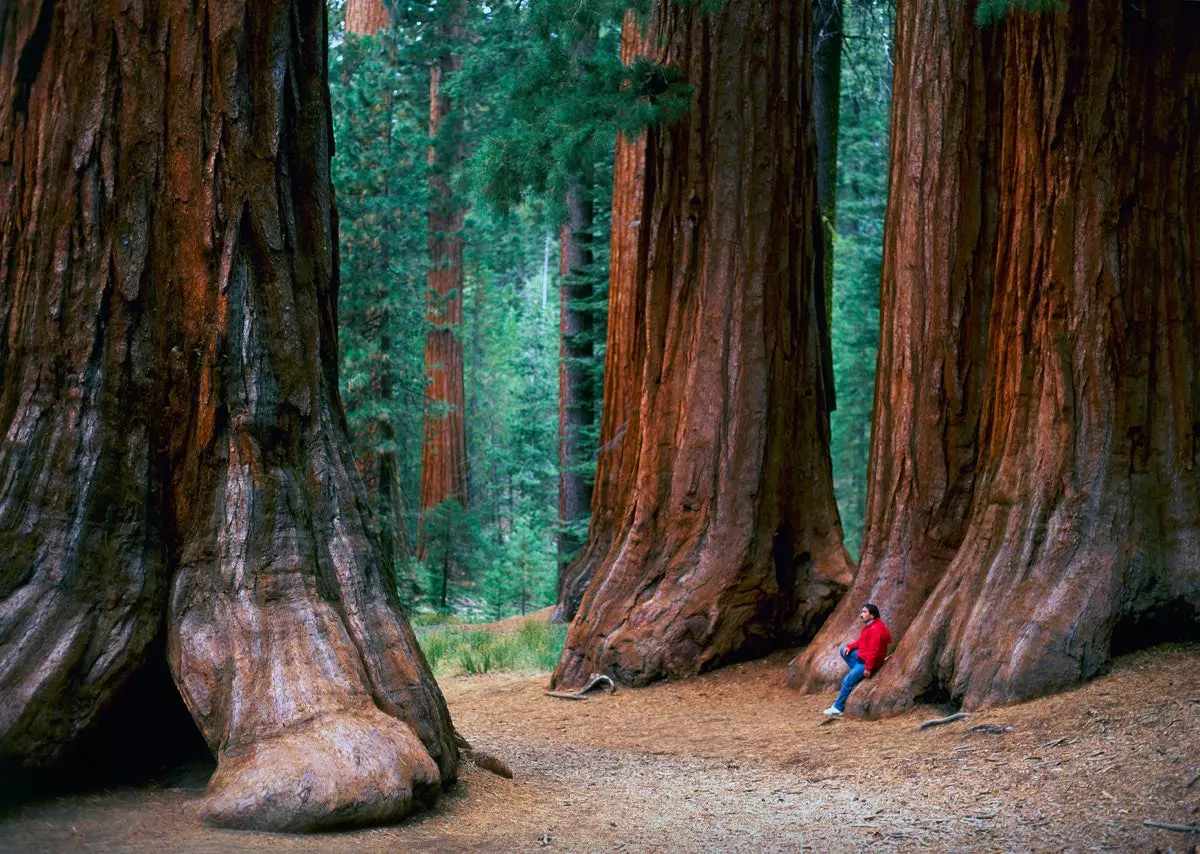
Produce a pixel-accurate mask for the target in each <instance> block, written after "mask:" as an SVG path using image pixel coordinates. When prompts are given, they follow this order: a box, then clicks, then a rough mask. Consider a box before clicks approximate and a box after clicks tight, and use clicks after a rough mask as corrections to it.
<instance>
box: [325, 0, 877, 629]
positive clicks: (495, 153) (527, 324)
mask: <svg viewBox="0 0 1200 854" xmlns="http://www.w3.org/2000/svg"><path fill="white" fill-rule="evenodd" d="M363 5H364V4H361V3H357V4H356V3H352V4H351V13H352V17H353V15H356V14H361V12H360V10H361V9H362V8H363ZM366 5H367V6H368V7H369V6H370V5H371V4H366ZM830 8H831V9H832V10H833V14H830V13H828V12H827V13H826V14H825V17H824V18H823V19H819V26H820V30H819V32H818V33H817V34H816V35H815V36H814V38H815V39H816V44H817V47H818V49H820V48H821V47H822V46H827V45H830V44H833V43H837V44H838V46H840V60H839V65H840V95H839V109H838V111H837V112H836V113H835V114H834V115H833V116H832V121H833V122H835V123H836V135H835V137H834V139H836V147H837V158H836V185H835V186H836V216H834V215H833V211H829V212H828V213H827V215H826V226H827V228H828V229H829V231H830V234H831V238H832V246H833V264H832V303H831V306H832V308H831V311H832V318H831V321H832V326H831V332H832V339H833V365H834V379H835V388H836V395H837V407H836V409H835V411H834V412H833V413H832V416H831V430H832V441H831V455H832V458H833V472H834V484H835V490H836V494H837V500H838V508H839V511H840V514H841V519H842V525H843V527H844V530H845V542H846V545H847V548H848V549H849V550H850V552H851V555H852V556H854V557H856V558H857V552H858V547H859V542H860V540H861V536H862V528H863V515H864V508H865V496H866V480H867V477H866V475H867V453H868V448H869V443H870V429H871V428H870V424H871V407H872V401H873V394H874V379H875V363H876V353H877V348H878V340H879V276H880V269H881V258H882V249H883V223H884V208H885V205H886V200H887V199H886V196H887V174H888V162H887V158H888V128H889V117H890V111H891V81H892V26H893V18H894V8H893V6H892V4H890V3H888V2H881V1H880V0H855V1H854V2H846V3H844V4H842V5H841V6H840V7H839V6H837V5H830ZM378 9H379V10H380V11H387V12H388V13H389V14H388V15H386V23H387V26H386V27H385V28H383V29H380V30H378V31H377V32H375V33H374V34H367V33H364V32H362V30H363V26H362V23H361V21H359V22H356V21H354V20H351V22H350V24H351V26H347V5H346V4H345V3H343V2H333V3H331V4H330V87H331V92H332V105H333V122H334V136H335V140H336V149H335V156H334V161H333V177H334V185H335V190H336V193H337V205H338V212H339V217H340V237H341V245H340V253H341V265H342V287H341V293H340V301H339V311H340V316H339V335H340V341H339V345H340V354H341V391H342V395H343V401H344V404H345V407H346V413H347V417H348V421H349V428H350V435H351V439H352V442H353V443H354V448H355V452H356V455H357V460H358V464H359V468H360V471H361V472H362V474H363V476H364V479H365V481H366V484H367V488H368V493H369V496H370V500H371V503H372V509H373V511H374V516H373V518H374V522H375V524H376V525H377V526H378V527H379V529H380V533H381V534H382V535H383V537H382V539H383V542H384V543H385V544H386V543H389V542H390V543H394V544H395V547H394V548H392V549H385V552H387V551H390V553H391V563H392V568H393V573H394V578H395V581H396V585H397V589H398V590H399V592H400V596H401V599H402V601H403V602H404V603H405V605H406V606H407V607H408V609H409V612H410V614H412V615H413V616H414V618H415V619H416V620H417V622H418V623H420V622H439V621H441V620H442V619H444V618H445V617H448V616H453V617H455V618H459V619H464V620H482V619H487V620H494V619H501V618H504V617H506V616H509V615H512V614H517V613H527V612H528V611H530V610H534V609H537V608H540V607H544V606H546V605H549V604H552V603H553V602H554V601H555V598H556V584H557V579H558V576H559V572H560V567H562V566H565V565H566V564H568V563H569V561H570V560H571V559H572V558H573V557H574V556H575V554H576V552H577V551H578V549H579V547H580V545H581V543H582V542H583V539H584V537H585V536H586V533H587V529H588V521H589V520H588V515H587V500H586V495H587V494H589V493H590V489H591V479H592V477H593V476H594V474H595V468H596V458H597V453H598V450H599V448H598V442H599V428H600V423H601V415H602V413H601V412H600V406H601V401H602V399H603V387H604V360H605V338H606V320H607V316H608V299H607V297H608V292H607V285H608V279H609V266H608V265H609V257H608V255H609V243H610V237H611V229H612V227H613V225H612V210H613V158H614V146H615V141H616V137H617V134H618V133H619V132H621V131H626V132H628V133H630V134H636V133H637V132H638V130H639V129H640V127H641V126H643V125H644V124H645V123H646V122H647V121H650V120H653V119H655V118H657V117H659V116H660V115H663V114H668V113H670V112H671V111H673V110H674V111H676V112H677V111H678V110H679V108H680V106H681V105H682V104H686V103H687V99H688V98H689V96H690V93H689V92H688V91H687V89H686V88H685V87H679V86H676V85H675V84H674V82H673V81H669V80H664V81H660V85H661V93H660V97H658V98H656V99H651V100H650V102H649V103H646V101H645V99H643V100H641V101H635V100H634V99H633V98H630V97H627V96H626V95H625V94H624V93H625V92H627V91H628V90H629V89H630V88H631V87H632V86H643V85H644V84H645V80H642V79H639V78H638V75H639V74H643V75H644V74H648V73H650V74H652V73H654V72H653V70H652V69H650V67H649V66H648V65H647V66H645V67H641V66H638V65H637V64H636V63H634V65H633V67H627V66H625V65H623V64H622V62H621V57H620V33H621V17H622V15H623V12H624V7H623V5H621V4H613V5H607V4H603V3H599V4H590V5H589V8H588V10H587V15H588V16H589V17H588V18H587V20H579V19H578V18H579V16H578V15H577V14H575V10H576V7H575V6H574V5H572V6H571V8H567V7H566V6H565V5H562V4H558V3H556V2H555V0H537V2H533V3H511V2H503V3H499V4H490V5H488V6H486V8H485V7H483V6H482V4H463V5H462V6H458V7H454V8H450V7H445V8H438V7H437V6H436V5H435V6H424V5H421V4H417V3H400V4H397V5H394V6H379V7H378ZM839 18H840V20H839ZM368 23H369V24H370V25H371V26H369V27H367V29H368V30H373V29H374V26H375V25H377V24H378V23H379V21H378V20H376V21H373V22H372V21H369V22H368ZM356 31H357V32H356ZM448 49H449V50H451V51H453V55H452V59H451V62H450V64H449V65H448V66H447V67H449V68H450V69H451V73H448V74H446V75H444V77H443V79H441V80H440V81H439V83H440V87H441V89H440V92H438V93H435V94H434V95H433V97H440V98H442V99H443V101H444V102H445V103H449V104H450V105H451V113H450V120H447V121H444V122H443V123H442V125H441V127H440V128H439V129H437V130H436V131H435V132H434V136H433V144H432V146H431V121H430V118H431V113H430V103H431V86H430V68H431V67H432V66H433V65H434V64H435V63H437V62H438V61H439V54H441V55H442V57H443V62H444V61H445V51H447V50H448ZM833 56H835V57H837V56H838V54H837V53H834V54H833ZM832 79H833V85H834V86H835V87H836V86H837V83H838V80H837V78H836V77H834V78H832ZM654 82H655V81H651V83H652V84H653V83H654ZM834 91H835V92H836V91H838V90H837V89H836V88H835V89H834ZM656 111H657V112H656ZM826 121H828V119H826ZM439 170H444V172H445V173H446V174H447V175H448V185H449V188H450V190H451V191H452V195H453V205H454V206H455V207H457V208H458V209H460V210H461V211H462V212H463V215H462V225H461V232H460V235H461V246H462V260H461V290H460V291H459V290H457V289H452V291H451V292H450V294H449V296H448V297H443V298H447V299H449V300H455V299H457V300H458V302H459V304H460V305H461V311H462V320H461V325H460V326H457V327H456V328H453V329H452V330H451V331H452V334H453V335H455V336H456V338H457V339H458V341H459V342H460V343H461V346H462V383H463V404H462V408H463V411H462V413H461V414H462V416H463V423H464V425H465V446H466V465H465V468H466V472H465V473H464V474H465V483H466V490H465V496H458V497H455V496H451V497H448V498H446V499H445V500H443V501H441V502H439V503H438V504H436V505H435V506H427V507H425V508H424V509H422V496H423V494H424V493H423V491H422V465H423V461H426V460H428V458H429V457H428V454H429V451H428V448H427V447H426V446H427V441H426V418H427V416H426V413H427V410H428V411H431V412H432V414H433V417H434V418H435V419H436V418H437V417H438V416H439V415H445V414H447V410H448V409H453V408H454V407H453V405H450V406H447V405H446V404H444V403H441V402H437V401H435V402H432V403H428V404H427V400H426V398H427V393H428V392H427V388H428V387H429V384H430V370H431V369H433V370H437V369H439V368H440V367H441V364H440V363H436V364H434V365H432V366H431V364H430V360H429V359H428V358H427V339H428V337H429V333H430V330H431V329H435V328H438V327H439V326H444V325H446V324H444V323H443V322H441V321H440V320H439V319H438V318H436V317H432V316H431V315H430V312H429V305H430V303H429V300H430V299H433V298H434V297H432V296H431V294H432V293H433V292H432V291H431V290H430V285H429V282H430V281H431V279H430V271H431V262H430V258H431V254H432V253H431V248H430V247H431V241H435V240H438V239H441V238H443V237H444V236H445V235H443V234H440V233H438V232H437V230H436V229H433V228H431V226H430V224H429V213H428V212H429V211H430V210H431V207H430V204H431V195H432V193H434V192H437V190H436V187H437V183H436V180H435V181H434V182H433V183H431V177H432V176H434V173H435V172H438V171H439ZM431 187H433V188H434V189H433V190H431ZM564 300H565V301H566V303H567V307H568V309H569V311H570V316H567V315H566V313H564ZM568 382H570V383H571V384H572V387H571V388H568V387H567V383H568ZM572 491H574V492H579V491H582V493H583V495H584V500H583V501H582V502H580V501H579V500H578V498H576V499H575V501H574V503H575V505H576V506H575V508H571V507H569V506H566V505H567V504H568V503H569V494H570V493H571V492H572ZM463 498H465V500H463ZM580 504H582V508H583V509H582V510H580V509H579V506H580Z"/></svg>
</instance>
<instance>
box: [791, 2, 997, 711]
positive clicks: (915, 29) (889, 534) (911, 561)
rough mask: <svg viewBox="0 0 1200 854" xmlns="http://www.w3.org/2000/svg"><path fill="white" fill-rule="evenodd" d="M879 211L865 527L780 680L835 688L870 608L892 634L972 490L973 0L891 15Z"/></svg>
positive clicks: (980, 332)
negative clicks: (844, 579)
mask: <svg viewBox="0 0 1200 854" xmlns="http://www.w3.org/2000/svg"><path fill="white" fill-rule="evenodd" d="M896 12H897V14H896V30H895V46H896V53H895V56H896V70H895V76H894V78H893V80H894V95H893V101H892V128H893V131H892V140H891V152H890V163H891V172H890V186H889V188H888V198H889V200H890V201H889V204H888V209H887V219H886V223H885V230H884V250H883V273H882V280H881V285H880V315H881V318H880V319H881V324H880V326H881V330H880V332H881V334H880V344H879V357H878V369H877V376H878V377H879V380H878V382H877V384H876V392H875V412H874V417H873V419H872V420H873V423H874V429H873V432H872V436H871V454H870V462H869V465H868V489H867V505H866V530H865V531H864V532H863V546H862V554H861V556H860V565H859V571H858V574H857V575H856V576H855V579H854V585H853V587H852V588H851V590H850V592H849V593H848V594H847V596H846V597H845V599H844V600H843V601H842V602H841V603H840V604H839V606H838V607H837V609H836V610H835V611H834V613H833V615H832V616H831V617H830V618H829V620H828V621H827V622H826V623H825V625H824V626H823V627H822V628H821V631H820V632H819V633H818V634H817V636H816V638H814V640H813V642H812V643H811V644H810V645H809V646H808V647H807V648H806V649H805V650H803V651H802V652H801V653H800V655H799V656H797V658H796V659H795V661H793V662H792V666H791V668H790V673H789V682H790V683H791V684H792V685H794V686H796V687H803V688H808V689H816V688H818V687H821V686H823V685H825V684H829V683H832V682H835V681H841V679H842V677H843V676H844V675H845V665H844V664H843V663H842V660H841V657H840V656H839V655H838V654H837V650H838V648H839V647H840V646H841V645H842V644H844V643H846V642H847V641H848V640H852V639H853V638H854V636H855V634H856V633H857V631H858V628H859V623H858V612H859V610H860V609H861V608H862V606H863V603H865V602H874V603H875V604H877V605H878V606H879V607H880V609H881V611H882V612H883V615H884V619H885V621H886V622H887V624H888V626H889V627H890V628H891V631H892V636H893V637H895V638H896V639H899V638H900V637H901V636H902V635H903V634H904V632H905V630H906V629H907V628H908V625H909V623H911V622H912V620H913V618H914V617H916V615H917V612H918V611H919V610H920V608H921V606H922V605H923V604H924V602H925V599H926V598H927V597H928V596H929V593H930V592H931V591H932V590H933V587H934V586H935V585H936V584H937V582H938V581H939V580H940V579H941V577H942V573H943V572H944V571H945V569H946V566H947V565H948V564H949V562H950V561H951V559H953V557H954V554H955V551H956V550H957V548H958V546H959V544H960V543H961V542H962V538H963V535H964V533H965V531H966V526H967V514H968V510H969V509H970V501H971V496H972V493H973V490H974V485H975V467H976V464H977V456H978V454H977V450H978V448H977V435H978V430H979V414H980V406H981V401H982V396H983V369H984V360H985V355H984V354H985V348H986V344H987V328H988V324H987V320H988V311H989V309H990V306H991V297H992V282H993V278H994V267H995V260H994V258H995V254H994V252H995V250H994V247H995V244H996V222H997V216H998V211H999V207H998V204H999V202H998V196H997V193H998V187H997V181H998V170H999V150H1000V127H999V122H998V120H997V119H998V117H999V115H1000V96H1001V91H1000V87H1001V80H1002V75H1001V71H1002V65H1003V62H1002V53H1001V52H1000V51H999V45H1000V44H1001V42H1000V33H999V32H998V30H997V28H994V27H993V28H985V29H981V28H980V27H979V25H978V24H976V23H975V19H974V11H973V4H970V3H962V2H960V0H901V2H900V4H899V5H898V6H897V10H896Z"/></svg>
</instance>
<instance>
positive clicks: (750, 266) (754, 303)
mask: <svg viewBox="0 0 1200 854" xmlns="http://www.w3.org/2000/svg"><path fill="white" fill-rule="evenodd" d="M654 16H655V17H654V21H655V25H654V27H653V28H652V30H653V32H654V33H655V34H656V35H658V36H660V37H661V39H662V44H663V46H664V48H663V49H664V51H665V61H666V62H667V63H668V64H670V65H673V66H675V67H677V68H678V69H679V70H680V72H681V73H682V76H683V78H684V79H685V80H686V81H687V82H688V83H689V84H691V85H692V86H693V87H695V96H694V103H693V105H692V107H691V109H690V110H689V112H688V114H687V115H686V116H685V117H684V118H683V119H682V120H681V121H678V122H676V123H674V124H672V125H669V126H665V127H657V128H653V129H651V130H650V131H649V132H648V135H647V143H646V172H645V193H646V199H645V203H644V204H645V208H644V209H645V211H646V212H647V214H648V215H647V217H646V219H645V220H643V223H642V225H641V226H640V230H642V231H644V232H645V238H644V240H641V241H639V250H640V251H639V257H638V276H639V278H640V279H642V282H643V287H644V289H645V290H644V293H645V312H646V314H645V323H644V325H643V328H642V331H641V332H640V335H642V336H643V337H644V339H645V344H644V348H645V350H644V352H645V356H644V359H643V373H642V380H641V389H640V400H639V413H638V414H639V419H640V428H639V429H640V448H639V453H638V459H637V463H636V468H635V470H634V473H633V477H632V478H631V480H629V481H627V483H629V484H630V486H629V488H630V490H631V492H630V499H629V509H628V511H627V512H626V513H625V515H624V519H623V520H622V524H621V528H620V530H619V531H618V532H617V533H616V535H615V537H614V542H613V544H612V546H611V548H610V549H609V552H608V555H607V556H606V558H605V560H604V561H603V562H602V564H601V565H600V566H599V567H598V568H597V570H596V572H595V576H594V578H593V580H592V582H591V584H590V586H589V587H588V590H587V592H586V594H585V595H584V598H583V601H582V604H581V606H580V609H579V613H578V614H577V615H576V617H575V620H574V622H573V623H572V625H571V629H570V632H569V634H568V637H567V643H566V648H565V650H564V653H563V657H562V660H561V661H560V662H559V665H558V668H557V669H556V671H555V673H554V675H553V683H554V684H555V685H573V684H578V683H580V682H582V681H583V680H585V679H586V678H587V676H588V675H589V674H590V673H592V672H594V671H601V672H605V673H609V674H611V675H612V676H613V677H614V678H616V679H618V680H620V681H622V682H624V683H626V684H643V683H646V682H649V681H652V680H654V679H659V678H663V677H674V676H686V675H691V674H695V673H698V672H700V671H702V670H705V669H708V668H712V667H716V666H719V665H721V664H724V663H727V662H729V661H732V660H736V659H737V658H739V657H745V656H749V655H753V654H755V653H759V652H762V651H764V650H767V649H770V648H772V647H773V646H775V645H778V644H780V643H783V642H786V641H792V640H795V639H800V638H805V637H807V636H809V635H811V633H812V632H813V631H814V630H815V628H816V626H817V625H818V624H819V622H820V621H821V620H822V619H823V618H824V617H825V616H826V614H827V613H828V611H829V609H830V608H832V606H833V604H834V602H835V601H836V598H837V596H838V594H840V593H841V592H842V590H843V589H844V586H845V585H846V584H847V583H848V582H849V580H850V574H851V570H850V563H849V559H848V556H847V555H846V551H845V549H844V548H843V547H842V542H841V527H840V523H839V521H838V516H837V508H836V505H835V503H834V498H833V487H832V476H831V472H830V460H829V450H828V442H829V436H828V429H827V426H826V425H827V424H828V420H827V419H828V400H827V398H826V395H825V391H826V389H825V385H824V382H823V376H824V365H823V364H822V354H823V353H824V352H825V348H824V342H823V341H822V330H823V327H824V323H823V318H822V312H823V299H822V297H823V278H822V274H821V270H822V257H821V255H822V250H821V224H820V217H819V208H818V204H817V197H816V144H815V139H814V136H813V130H812V100H811V91H812V79H811V63H810V58H809V56H808V44H809V33H810V24H811V4H810V3H809V2H804V1H803V0H797V2H778V3H753V2H750V0H733V2H727V3H725V4H723V5H722V6H721V8H720V9H719V10H717V11H715V12H713V13H711V14H708V13H707V12H705V11H704V10H702V9H700V8H698V7H695V6H691V5H686V4H679V3H675V2H672V1H671V0H662V2H660V3H659V4H658V5H657V6H656V8H655V11H654ZM797 57H802V59H803V61H802V62H797ZM643 253H644V254H643ZM606 408H607V407H606Z"/></svg>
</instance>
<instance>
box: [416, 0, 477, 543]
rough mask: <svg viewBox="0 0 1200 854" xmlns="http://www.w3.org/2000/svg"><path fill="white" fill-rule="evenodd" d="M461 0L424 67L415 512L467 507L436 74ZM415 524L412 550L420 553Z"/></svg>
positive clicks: (450, 151)
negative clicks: (424, 232)
mask: <svg viewBox="0 0 1200 854" xmlns="http://www.w3.org/2000/svg"><path fill="white" fill-rule="evenodd" d="M465 9H466V7H465V5H464V4H460V6H459V9H458V10H457V11H456V12H455V13H453V14H451V15H450V16H449V17H448V18H447V20H446V21H445V22H444V23H443V24H442V25H441V26H440V27H439V30H438V37H439V38H440V39H441V43H442V44H443V45H445V47H446V52H445V53H443V54H441V55H440V56H439V57H438V58H437V60H436V61H435V62H434V63H433V64H432V66H431V67H430V71H429V75H430V76H429V136H430V139H431V143H430V147H429V167H430V168H429V199H430V201H429V205H430V207H429V274H428V290H427V292H426V293H427V296H426V306H425V319H426V320H427V321H428V323H429V331H428V332H427V333H426V337H425V378H426V387H425V440H424V443H423V446H422V450H421V508H420V512H421V518H422V520H423V519H424V517H425V514H426V513H427V512H429V511H430V510H433V509H434V508H435V507H437V506H438V505H439V504H441V503H442V502H444V501H457V502H458V503H459V504H461V505H462V506H463V507H467V506H468V505H469V501H468V490H467V433H466V422H465V419H464V413H465V408H464V401H465V393H464V391H463V346H462V339H461V338H460V337H459V333H460V330H461V329H462V321H463V308H462V288H463V243H462V227H463V208H462V205H461V204H459V202H458V201H457V200H456V199H455V197H454V190H453V189H452V188H451V186H450V181H451V178H452V176H453V174H454V170H455V168H456V167H457V165H458V163H459V162H460V161H461V160H462V142H461V137H462V133H461V130H460V127H459V124H460V122H459V121H458V119H456V118H455V117H454V114H453V104H452V103H451V101H450V97H449V96H448V95H447V94H446V92H445V89H444V88H443V85H442V82H443V80H444V79H445V78H446V77H447V76H448V75H450V74H453V73H455V72H456V71H458V69H459V68H460V66H461V63H460V61H459V59H458V57H457V56H456V55H455V54H454V53H453V50H454V48H455V47H457V46H458V45H459V44H461V43H462V41H463V38H464V34H463V29H462V19H463V17H464V16H465ZM425 539H426V534H425V531H424V526H423V522H422V524H421V526H420V530H419V531H418V534H417V556H418V557H421V558H424V557H425V553H426V543H425Z"/></svg>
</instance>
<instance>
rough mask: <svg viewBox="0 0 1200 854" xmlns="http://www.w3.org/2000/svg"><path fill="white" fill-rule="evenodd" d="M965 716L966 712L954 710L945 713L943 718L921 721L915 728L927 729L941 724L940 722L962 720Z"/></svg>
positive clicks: (950, 722) (949, 722)
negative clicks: (949, 713) (950, 713)
mask: <svg viewBox="0 0 1200 854" xmlns="http://www.w3.org/2000/svg"><path fill="white" fill-rule="evenodd" d="M966 717H967V713H966V712H955V713H954V714H952V715H947V716H946V717H944V718H930V719H929V720H927V721H925V722H924V723H922V724H921V725H920V726H919V727H917V729H918V730H922V729H929V728H930V727H935V726H941V725H942V724H952V723H954V722H955V721H961V720H964V719H965V718H966Z"/></svg>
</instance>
